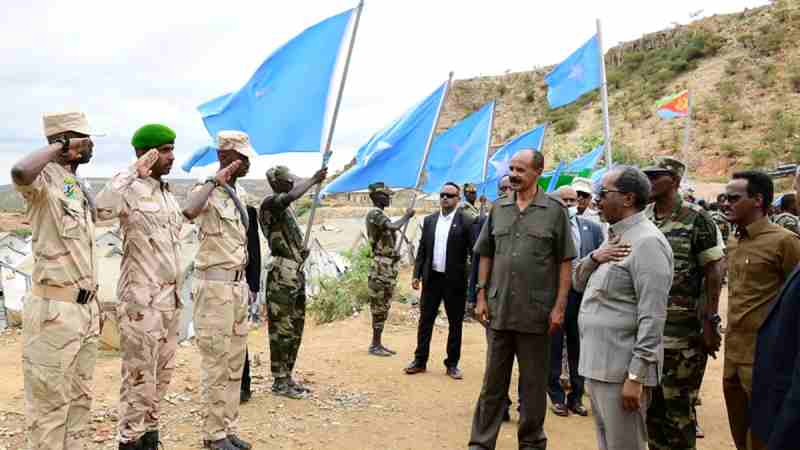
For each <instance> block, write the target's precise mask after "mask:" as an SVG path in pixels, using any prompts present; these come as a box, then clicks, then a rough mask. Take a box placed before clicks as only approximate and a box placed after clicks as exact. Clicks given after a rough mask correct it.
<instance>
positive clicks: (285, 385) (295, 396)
mask: <svg viewBox="0 0 800 450" xmlns="http://www.w3.org/2000/svg"><path fill="white" fill-rule="evenodd" d="M272 393H273V394H275V395H280V396H283V397H287V398H291V399H292V400H302V399H304V398H306V393H305V392H303V391H301V390H300V389H297V388H296V387H294V386H292V385H291V384H289V377H284V378H278V379H276V380H275V382H274V383H273V384H272Z"/></svg>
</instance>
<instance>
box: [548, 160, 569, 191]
mask: <svg viewBox="0 0 800 450" xmlns="http://www.w3.org/2000/svg"><path fill="white" fill-rule="evenodd" d="M564 167H566V164H564V161H559V162H558V167H556V170H555V171H553V174H552V175H551V176H550V182H549V183H547V190H545V192H553V191H554V190H556V187H558V179H559V178H561V172H562V171H563V170H564Z"/></svg>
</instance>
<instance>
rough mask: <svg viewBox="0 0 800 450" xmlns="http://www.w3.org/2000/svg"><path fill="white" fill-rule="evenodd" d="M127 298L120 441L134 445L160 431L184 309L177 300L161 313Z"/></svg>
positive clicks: (121, 310)
mask: <svg viewBox="0 0 800 450" xmlns="http://www.w3.org/2000/svg"><path fill="white" fill-rule="evenodd" d="M125 297H126V296H125V295H124V294H123V295H121V296H120V299H121V300H122V303H121V304H120V305H119V307H118V309H117V321H118V323H119V335H120V336H119V345H120V353H121V356H122V384H121V386H120V395H119V424H118V433H119V436H118V438H119V441H120V442H133V441H136V440H137V439H139V438H140V437H142V436H143V435H144V434H145V433H147V432H148V431H158V421H159V417H160V411H161V408H160V402H161V400H162V399H163V398H164V395H165V394H166V393H167V387H168V386H169V383H170V380H172V374H173V372H174V371H175V351H176V350H177V347H178V324H179V322H180V315H181V310H180V309H175V307H176V302H175V301H174V300H173V302H172V305H171V306H172V309H171V310H161V309H157V308H154V307H152V306H146V305H143V304H140V303H139V302H136V301H126V300H127V299H126V298H125ZM172 298H173V299H174V298H175V297H174V295H173V296H172Z"/></svg>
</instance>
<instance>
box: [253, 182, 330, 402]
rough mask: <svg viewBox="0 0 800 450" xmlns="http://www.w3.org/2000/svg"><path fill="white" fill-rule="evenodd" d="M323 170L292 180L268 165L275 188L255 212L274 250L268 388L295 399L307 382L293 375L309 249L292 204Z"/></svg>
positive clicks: (270, 278) (303, 317)
mask: <svg viewBox="0 0 800 450" xmlns="http://www.w3.org/2000/svg"><path fill="white" fill-rule="evenodd" d="M327 175H328V169H327V168H323V169H321V170H319V171H317V173H315V174H314V176H313V177H311V178H309V179H308V180H306V181H304V182H302V183H299V184H297V185H296V186H295V184H294V178H293V177H292V175H291V174H290V173H289V169H288V168H287V167H285V166H275V167H273V168H271V169H269V170H268V171H267V181H268V182H269V185H270V187H271V188H272V191H273V194H272V195H268V196H267V198H265V199H264V201H263V202H262V203H261V209H260V211H259V214H258V218H259V221H260V223H261V230H262V231H263V232H264V235H265V236H266V238H267V242H268V243H269V248H270V250H271V251H272V267H271V268H270V269H269V274H268V275H267V295H266V298H267V305H268V309H267V315H268V317H269V349H270V359H271V369H272V377H273V378H274V379H275V381H274V383H273V385H272V392H273V393H275V394H277V395H282V396H284V397H289V398H294V399H299V398H303V397H305V394H306V393H308V392H309V390H308V388H307V387H305V386H303V385H301V384H299V383H297V382H296V381H294V379H293V378H292V370H293V369H294V363H295V361H297V352H298V351H299V350H300V342H301V341H302V339H303V328H304V327H305V321H306V277H305V274H304V273H303V263H305V260H306V258H307V257H308V250H307V249H306V248H305V247H304V246H303V234H302V233H301V232H300V227H299V226H297V218H296V217H295V214H294V210H293V209H292V207H291V204H292V202H294V201H295V200H297V199H298V198H300V197H302V196H303V194H305V193H306V192H308V190H309V189H311V188H312V187H313V186H314V185H316V184H319V183H321V182H322V181H323V180H324V179H325V177H326V176H327Z"/></svg>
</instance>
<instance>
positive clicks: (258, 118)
mask: <svg viewBox="0 0 800 450" xmlns="http://www.w3.org/2000/svg"><path fill="white" fill-rule="evenodd" d="M356 13H357V11H356V10H355V9H352V10H348V11H345V12H343V13H341V14H338V15H336V16H333V17H329V18H328V19H325V20H323V21H322V22H319V23H317V24H316V25H313V26H312V27H310V28H308V29H306V30H305V31H303V32H302V33H300V34H299V35H297V36H296V37H295V38H293V39H292V40H290V41H289V42H287V43H286V44H284V45H283V46H282V47H281V48H279V49H278V50H276V51H275V52H274V53H273V54H272V55H270V56H269V57H268V58H267V60H266V61H264V63H263V64H261V66H260V67H259V68H258V70H256V72H255V73H254V74H253V76H252V77H251V78H250V80H249V81H248V82H247V84H245V85H244V87H242V88H241V89H239V90H238V91H236V92H232V93H229V94H225V95H223V96H220V97H217V98H215V99H213V100H210V101H208V102H206V103H204V104H202V105H200V106H199V107H198V108H197V109H198V111H200V114H201V115H202V117H203V123H204V124H205V126H206V129H207V130H208V132H209V134H211V136H212V138H216V135H217V133H218V132H219V131H220V130H240V131H244V132H245V133H247V134H248V135H250V142H251V143H252V145H253V148H254V149H255V150H256V152H257V153H258V154H260V155H267V154H275V153H284V152H318V151H320V150H321V149H323V148H324V144H323V141H324V140H325V138H326V137H327V136H326V134H327V129H326V128H327V127H328V126H329V124H328V122H329V121H330V117H329V116H330V113H331V111H332V110H333V108H332V103H333V102H335V100H336V99H335V97H336V96H337V95H338V90H337V89H335V88H333V89H332V87H333V86H334V85H335V84H336V83H335V81H336V79H337V78H338V77H337V76H336V75H337V74H336V72H337V68H338V63H339V56H340V54H342V53H346V52H343V51H342V50H343V49H346V48H347V44H348V43H349V40H348V39H346V38H347V37H349V35H350V33H349V32H348V31H349V29H350V28H352V27H351V26H350V25H351V22H352V20H351V19H353V18H354V17H355V14H356Z"/></svg>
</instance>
